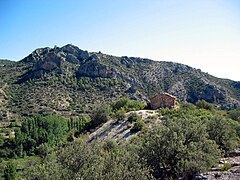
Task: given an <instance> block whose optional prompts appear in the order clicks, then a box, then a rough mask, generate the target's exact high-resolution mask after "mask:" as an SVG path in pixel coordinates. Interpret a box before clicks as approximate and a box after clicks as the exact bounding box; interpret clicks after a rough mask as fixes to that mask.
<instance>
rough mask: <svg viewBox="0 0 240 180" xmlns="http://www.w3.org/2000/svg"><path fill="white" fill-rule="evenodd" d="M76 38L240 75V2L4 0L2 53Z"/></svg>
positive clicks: (88, 44)
mask: <svg viewBox="0 0 240 180" xmlns="http://www.w3.org/2000/svg"><path fill="white" fill-rule="evenodd" d="M68 43H72V44H74V45H77V46H78V47H79V48H81V49H84V50H89V51H101V52H103V53H107V54H112V55H118V56H122V55H127V56H136V57H145V58H150V59H153V60H158V61H174V62H179V63H183V64H187V65H190V66H192V67H195V68H200V69H201V70H203V71H204V72H208V73H209V74H212V75H215V76H217V77H222V78H230V79H233V80H240V1H239V0H174V1H173V0H151V1H150V0H101V1H100V0H0V58H2V59H5V58H6V59H11V60H20V59H22V58H24V57H25V56H27V55H28V54H30V53H31V52H32V51H33V50H34V49H36V48H39V47H47V46H49V47H53V46H54V45H57V46H63V45H65V44H68Z"/></svg>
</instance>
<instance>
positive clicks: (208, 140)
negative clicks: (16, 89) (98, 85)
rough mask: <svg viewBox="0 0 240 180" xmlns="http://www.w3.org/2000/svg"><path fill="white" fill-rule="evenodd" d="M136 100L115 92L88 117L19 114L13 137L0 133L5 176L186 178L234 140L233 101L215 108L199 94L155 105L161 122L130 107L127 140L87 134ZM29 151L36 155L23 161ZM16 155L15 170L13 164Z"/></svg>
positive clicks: (238, 127) (239, 128) (238, 126)
mask: <svg viewBox="0 0 240 180" xmlns="http://www.w3.org/2000/svg"><path fill="white" fill-rule="evenodd" d="M144 107H145V106H144V104H142V103H140V102H137V101H134V100H129V99H126V98H122V99H120V100H119V101H116V102H114V103H112V104H111V105H107V104H102V105H99V106H96V107H95V108H94V109H93V110H92V112H91V114H90V118H87V116H83V115H82V116H81V117H79V118H78V119H69V120H67V119H64V118H63V117H61V116H56V115H46V116H43V115H37V116H33V117H32V118H26V119H25V120H24V121H23V122H22V123H21V124H20V125H18V126H14V129H15V130H14V131H15V137H11V138H0V140H1V141H0V142H1V143H0V146H1V148H0V157H1V158H0V161H1V162H2V165H1V171H0V173H1V174H2V177H4V178H5V179H14V178H16V177H19V178H20V177H21V178H23V179H154V178H156V179H177V178H184V179H189V178H192V177H194V176H195V175H196V174H197V173H199V172H203V171H207V170H209V168H211V167H213V166H214V165H216V163H217V162H218V161H219V158H220V157H221V156H224V155H225V154H227V152H228V151H229V150H232V149H234V148H236V146H237V145H238V143H239V137H240V123H239V122H238V118H239V117H237V116H238V115H237V114H238V112H240V109H236V110H234V111H223V110H218V109H217V108H216V107H215V106H214V105H211V104H209V103H206V102H204V101H201V102H198V103H196V106H195V105H193V104H190V103H183V104H180V108H179V109H160V110H158V112H159V117H160V118H161V121H162V123H161V124H159V125H157V126H154V127H151V128H148V126H147V125H146V124H145V123H147V122H144V120H142V119H141V118H140V117H139V116H137V115H136V114H135V113H130V115H129V116H128V118H127V121H128V122H130V123H133V124H134V126H133V127H132V129H131V133H135V132H138V131H141V134H140V135H139V136H138V137H134V138H132V139H131V140H130V141H129V142H121V143H119V142H116V141H115V140H107V141H103V142H101V141H92V142H91V143H89V142H88V139H87V138H86V136H85V132H86V131H89V130H90V131H93V129H94V128H96V127H97V126H101V124H103V123H105V122H106V121H108V120H109V119H110V118H116V120H117V121H119V120H120V121H123V120H124V118H125V117H123V119H119V114H118V113H119V111H120V110H121V111H124V112H128V111H131V110H139V109H142V108H144ZM150 121H153V119H151V120H150ZM143 127H144V128H143ZM37 156H39V157H40V159H32V160H28V161H26V162H25V161H23V160H24V159H26V160H27V159H28V158H29V157H37ZM13 160H14V162H13ZM20 163H23V164H21V168H20V169H21V171H17V170H18V167H19V165H20ZM29 163H30V164H31V166H29V165H27V164H29Z"/></svg>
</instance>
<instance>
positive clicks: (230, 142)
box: [208, 116, 237, 151]
mask: <svg viewBox="0 0 240 180" xmlns="http://www.w3.org/2000/svg"><path fill="white" fill-rule="evenodd" d="M208 134H209V137H210V139H212V140H214V141H215V142H216V143H217V144H218V145H219V146H220V148H221V149H222V150H224V151H229V150H232V149H234V148H235V147H236V146H237V135H236V131H235V129H234V128H233V127H232V126H231V125H230V123H229V122H228V121H227V119H225V118H224V117H222V116H213V118H212V119H211V120H210V121H209V122H208Z"/></svg>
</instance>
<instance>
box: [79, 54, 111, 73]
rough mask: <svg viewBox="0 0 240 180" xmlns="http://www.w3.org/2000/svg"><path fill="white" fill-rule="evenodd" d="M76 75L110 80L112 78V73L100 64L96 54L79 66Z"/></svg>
mask: <svg viewBox="0 0 240 180" xmlns="http://www.w3.org/2000/svg"><path fill="white" fill-rule="evenodd" d="M77 75H78V76H88V77H102V78H110V77H112V76H113V71H112V70H111V69H110V68H109V67H108V66H107V65H104V64H102V63H101V62H100V59H99V58H98V56H97V55H96V54H93V55H92V56H90V57H89V59H87V60H86V62H85V63H84V64H82V65H81V66H80V68H79V70H78V71H77Z"/></svg>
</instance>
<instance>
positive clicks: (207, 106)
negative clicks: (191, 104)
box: [196, 100, 214, 111]
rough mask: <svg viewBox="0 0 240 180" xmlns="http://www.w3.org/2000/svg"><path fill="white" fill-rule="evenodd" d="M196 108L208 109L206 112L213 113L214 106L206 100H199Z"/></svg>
mask: <svg viewBox="0 0 240 180" xmlns="http://www.w3.org/2000/svg"><path fill="white" fill-rule="evenodd" d="M196 106H197V107H198V108H200V109H206V110H210V111H212V110H213V109H214V106H213V104H210V103H208V102H206V101H204V100H199V101H198V102H196Z"/></svg>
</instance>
